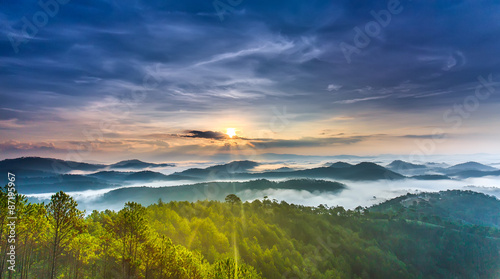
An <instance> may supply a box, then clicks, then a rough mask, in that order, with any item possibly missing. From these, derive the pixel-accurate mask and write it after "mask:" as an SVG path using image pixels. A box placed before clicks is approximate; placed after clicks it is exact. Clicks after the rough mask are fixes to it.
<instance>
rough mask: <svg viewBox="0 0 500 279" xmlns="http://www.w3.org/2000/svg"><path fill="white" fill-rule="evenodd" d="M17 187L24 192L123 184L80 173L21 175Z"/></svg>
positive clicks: (103, 187) (96, 188) (106, 186)
mask: <svg viewBox="0 0 500 279" xmlns="http://www.w3.org/2000/svg"><path fill="white" fill-rule="evenodd" d="M16 182H17V183H16V185H17V187H16V189H17V191H19V193H22V194H36V193H55V192H58V191H65V192H73V191H85V190H98V189H106V188H112V187H117V186H121V184H120V185H117V184H114V183H113V182H111V181H108V180H104V179H99V178H97V177H89V176H86V175H78V174H57V175H54V176H49V177H37V178H32V177H19V176H17V175H16Z"/></svg>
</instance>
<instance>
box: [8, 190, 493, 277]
mask: <svg viewBox="0 0 500 279" xmlns="http://www.w3.org/2000/svg"><path fill="white" fill-rule="evenodd" d="M16 195H17V194H16ZM433 195H434V194H433ZM415 197H416V196H411V195H408V196H405V197H401V198H397V199H394V200H392V201H390V202H388V203H385V204H382V205H379V206H375V207H373V208H369V209H367V208H363V207H357V208H355V209H354V210H346V209H344V208H342V207H328V206H326V205H320V206H318V207H307V206H300V205H294V204H288V203H286V202H280V203H278V202H277V201H271V200H268V199H267V198H266V199H264V200H255V201H253V202H251V203H250V202H244V203H242V202H241V201H240V200H239V198H238V197H237V196H235V195H232V196H231V195H230V196H228V198H227V200H226V201H227V202H219V201H198V202H194V203H192V202H176V201H174V202H169V203H164V202H159V203H158V204H153V205H150V206H148V207H144V206H142V205H140V204H138V203H134V202H129V203H127V204H125V207H124V208H123V209H122V210H120V211H118V212H114V211H109V210H106V211H103V212H98V211H94V212H92V213H90V214H89V215H88V216H87V217H85V218H83V216H82V212H80V211H79V210H78V209H77V208H76V206H77V204H76V202H75V201H74V200H73V199H72V198H71V197H69V196H68V195H66V194H64V193H62V192H59V193H57V194H55V195H54V196H53V197H52V199H51V202H50V203H49V204H47V205H44V204H30V203H28V202H27V201H26V198H25V197H24V196H22V195H17V196H16V201H17V206H16V207H17V208H18V212H17V215H18V218H19V219H18V226H17V228H18V230H17V234H18V235H17V239H18V241H17V254H16V255H17V259H18V262H17V267H16V273H12V274H11V278H50V277H51V276H53V277H54V278H55V277H57V278H186V279H188V278H189V279H191V278H195V279H203V278H221V279H224V278H231V279H233V278H234V279H236V278H250V279H253V278H289V279H291V278H325V279H326V278H328V279H330V278H498V277H499V276H500V274H499V270H500V268H499V263H500V255H499V253H498V251H499V250H500V240H499V237H500V234H499V231H498V229H497V228H496V227H495V223H493V225H492V226H486V225H485V224H486V223H487V222H492V221H494V220H496V219H494V218H493V219H492V218H491V217H492V216H493V215H494V211H493V210H492V208H493V209H494V208H496V207H497V206H498V204H499V203H500V202H499V201H498V200H496V199H492V198H490V197H486V196H484V195H480V194H476V193H469V192H444V193H441V194H440V195H439V196H435V197H434V196H432V197H431V198H430V199H427V197H426V196H425V195H424V196H422V197H420V198H425V199H426V201H428V203H425V202H423V201H420V202H416V203H413V201H415ZM6 198H7V195H6V192H5V190H2V191H0V203H2V205H3V204H5V203H6ZM457 201H460V202H461V203H465V204H468V205H469V206H473V205H477V206H478V208H480V211H482V212H484V213H485V215H486V216H481V214H480V213H479V211H477V210H472V209H467V208H466V206H463V205H461V204H460V205H456V202H457ZM454 206H456V208H457V212H452V213H451V211H449V209H451V208H453V207H454ZM445 209H446V210H445ZM497 212H498V211H497ZM4 215H5V214H4V211H1V212H0V218H2V219H1V221H2V227H1V229H2V230H1V231H0V233H2V238H0V249H1V251H0V252H1V253H2V254H1V256H2V257H4V255H5V254H6V253H5V251H6V250H5V249H6V241H5V239H6V238H5V237H4V236H5V229H6V218H5V216H4ZM489 215H491V216H489ZM488 216H489V217H488ZM493 217H494V216H493ZM464 220H468V221H464ZM474 220H476V221H477V222H479V223H480V224H479V223H478V224H473V223H472V222H471V221H474ZM54 251H55V252H54ZM4 263H5V261H4ZM0 267H1V268H2V270H0V274H1V275H2V277H4V276H8V274H7V271H6V266H5V264H3V265H1V266H0Z"/></svg>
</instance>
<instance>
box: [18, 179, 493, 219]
mask: <svg viewBox="0 0 500 279" xmlns="http://www.w3.org/2000/svg"><path fill="white" fill-rule="evenodd" d="M238 181H244V180H238ZM275 181H277V180H275ZM336 181H338V182H342V183H344V184H345V185H346V186H347V188H346V189H344V190H342V191H341V192H338V193H325V192H323V193H319V192H312V193H311V192H309V191H306V190H301V191H298V190H283V189H267V190H263V191H257V190H245V191H242V192H238V193H236V194H237V195H238V196H240V197H241V199H242V200H244V201H252V200H254V199H262V198H263V197H264V196H268V198H269V199H276V200H278V201H281V200H284V201H286V202H288V203H295V204H302V205H309V206H317V205H319V204H327V205H328V206H336V205H339V206H343V207H345V208H349V209H353V208H355V207H357V206H359V205H360V206H370V205H373V204H377V203H380V202H383V201H385V200H388V199H391V198H395V197H397V196H401V195H404V194H406V193H417V192H435V191H441V190H448V189H450V190H451V189H459V190H472V191H477V192H483V193H485V194H489V195H494V196H496V197H498V198H500V178H499V177H487V178H470V179H464V180H439V181H436V180H431V181H427V180H413V179H406V180H399V181H397V180H395V181H389V180H379V181H368V182H353V181H339V180H336ZM198 182H199V181H198ZM192 183H196V182H193V181H172V182H164V181H162V182H157V183H147V184H140V185H132V186H126V187H134V186H148V187H165V186H167V187H169V186H170V187H172V186H179V185H186V184H192ZM120 188H121V187H120ZM114 189H118V188H114ZM114 189H102V190H88V191H82V192H68V194H70V195H72V196H73V197H74V198H75V199H76V201H77V202H78V203H79V205H80V208H81V209H82V210H83V209H84V210H87V212H90V211H92V210H94V209H95V210H104V209H112V210H120V209H121V208H122V207H123V204H122V203H120V204H113V203H110V202H103V201H102V200H101V199H99V198H100V197H102V195H103V194H105V193H107V192H109V191H111V190H114ZM51 194H52V193H47V194H33V195H28V197H30V198H37V199H39V200H44V199H50V196H51ZM130 200H132V201H133V200H134V197H130Z"/></svg>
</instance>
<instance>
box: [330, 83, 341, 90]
mask: <svg viewBox="0 0 500 279" xmlns="http://www.w3.org/2000/svg"><path fill="white" fill-rule="evenodd" d="M340 88H342V85H338V84H333V83H332V84H328V87H327V88H326V90H328V91H334V90H335V91H338V90H339V89H340Z"/></svg>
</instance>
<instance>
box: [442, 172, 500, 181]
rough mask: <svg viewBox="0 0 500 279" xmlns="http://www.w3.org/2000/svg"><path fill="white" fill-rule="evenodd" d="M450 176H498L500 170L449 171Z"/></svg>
mask: <svg viewBox="0 0 500 279" xmlns="http://www.w3.org/2000/svg"><path fill="white" fill-rule="evenodd" d="M449 175H450V176H456V177H458V178H462V179H463V178H471V177H484V176H500V170H496V171H480V170H465V171H459V172H455V173H450V174H449Z"/></svg>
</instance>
